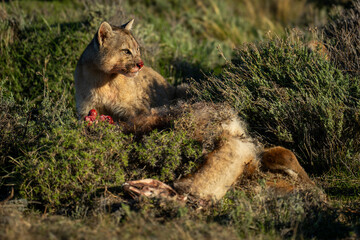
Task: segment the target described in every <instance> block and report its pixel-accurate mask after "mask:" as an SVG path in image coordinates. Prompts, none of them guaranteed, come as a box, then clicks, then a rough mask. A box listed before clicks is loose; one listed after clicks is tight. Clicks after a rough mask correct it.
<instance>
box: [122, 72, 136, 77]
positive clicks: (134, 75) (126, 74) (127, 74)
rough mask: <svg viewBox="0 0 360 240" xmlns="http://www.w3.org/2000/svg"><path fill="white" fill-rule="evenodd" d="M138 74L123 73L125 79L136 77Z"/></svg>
mask: <svg viewBox="0 0 360 240" xmlns="http://www.w3.org/2000/svg"><path fill="white" fill-rule="evenodd" d="M138 74H139V71H137V72H129V73H125V74H124V75H125V76H126V77H136V76H137V75H138Z"/></svg>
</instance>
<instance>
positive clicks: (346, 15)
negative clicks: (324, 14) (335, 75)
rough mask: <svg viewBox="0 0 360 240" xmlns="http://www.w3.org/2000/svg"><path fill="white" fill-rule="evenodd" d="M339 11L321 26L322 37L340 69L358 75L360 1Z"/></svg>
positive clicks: (359, 60) (359, 68) (332, 58)
mask: <svg viewBox="0 0 360 240" xmlns="http://www.w3.org/2000/svg"><path fill="white" fill-rule="evenodd" d="M351 5H352V7H351V8H350V9H346V10H342V11H340V12H339V13H338V14H337V15H336V16H335V17H333V19H332V20H331V21H329V23H328V24H326V25H325V26H324V27H323V29H322V30H323V31H322V33H323V35H324V36H323V39H324V41H325V42H326V47H327V48H328V50H329V52H330V57H331V60H332V61H334V62H335V65H336V66H337V67H338V68H339V69H341V70H342V71H344V72H346V73H348V74H350V75H352V76H360V49H359V45H360V2H359V1H352V4H351Z"/></svg>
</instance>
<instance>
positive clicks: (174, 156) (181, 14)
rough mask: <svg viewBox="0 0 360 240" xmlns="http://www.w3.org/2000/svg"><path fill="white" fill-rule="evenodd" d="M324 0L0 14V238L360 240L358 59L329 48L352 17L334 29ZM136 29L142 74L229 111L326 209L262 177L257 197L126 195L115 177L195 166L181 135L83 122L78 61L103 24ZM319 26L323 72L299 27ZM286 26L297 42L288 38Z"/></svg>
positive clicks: (120, 5) (74, 5)
mask: <svg viewBox="0 0 360 240" xmlns="http://www.w3.org/2000/svg"><path fill="white" fill-rule="evenodd" d="M322 3H323V1H317V4H316V5H315V4H314V3H309V2H307V1H303V0H297V1H291V2H290V1H286V0H284V1H262V0H256V1H247V0H244V1H238V0H236V1H235V0H234V1H231V0H226V1H218V0H198V1H190V0H182V1H178V0H172V1H163V0H153V1H129V2H126V1H122V2H120V1H111V0H85V1H9V2H6V3H0V38H1V40H0V66H1V67H0V79H1V82H0V99H1V102H0V149H1V154H0V193H1V194H0V201H1V202H0V211H1V214H0V229H1V231H0V238H2V239H19V238H29V239H49V238H64V239H77V238H84V239H100V238H101V239H102V238H104V236H106V237H107V238H120V237H121V238H124V239H127V238H128V239H130V238H131V239H133V238H136V239H149V238H159V239H165V238H166V239H168V238H169V236H170V238H174V239H209V238H210V239H223V238H229V239H238V238H247V239H249V238H261V239H283V238H306V239H308V238H312V239H313V238H316V239H329V238H354V239H355V238H358V237H359V234H360V213H359V210H358V209H359V203H360V199H359V192H360V190H359V187H358V186H359V182H360V178H359V174H358V173H359V167H360V164H359V152H360V151H359V150H360V149H359V129H360V128H359V109H360V108H359V103H360V102H359V97H360V90H359V87H358V86H359V75H358V74H356V72H357V71H356V66H355V65H351V62H353V61H352V59H356V57H357V52H356V51H351V49H353V48H354V47H355V45H351V44H348V45H346V44H345V45H344V46H340V47H339V45H336V44H334V42H336V41H335V40H337V39H339V38H341V36H344V34H343V33H344V32H343V31H346V29H343V28H340V27H339V25H338V23H339V22H342V21H345V20H344V19H348V20H346V21H350V22H353V23H354V24H349V26H352V27H354V29H355V28H356V26H357V25H356V24H355V23H356V22H357V20H356V19H357V18H356V14H355V15H351V14H350V17H349V16H348V15H346V12H345V13H343V14H339V15H336V16H335V17H334V18H333V19H332V20H331V21H330V22H327V21H328V19H329V18H328V13H329V12H332V10H331V9H325V8H322V7H319V6H321V4H322ZM337 7H338V6H337ZM357 8H358V5H356V6H355V7H354V8H353V9H354V10H353V11H355V12H356V11H357ZM129 18H135V21H136V25H135V26H134V34H135V36H136V37H137V38H138V39H139V42H140V43H141V46H142V52H143V57H144V59H145V63H146V64H147V65H151V66H153V67H154V68H155V69H156V70H157V71H159V72H160V73H161V74H162V75H163V76H165V77H166V78H167V79H168V81H169V82H171V83H173V84H179V83H181V82H184V81H188V82H191V83H192V89H193V91H194V96H195V97H196V98H197V99H201V100H206V101H213V102H222V103H223V102H225V103H227V104H228V105H230V106H232V107H233V108H234V109H236V111H237V112H238V113H239V115H240V116H241V117H242V118H243V119H244V120H245V121H246V122H247V123H248V124H249V128H250V132H251V134H252V135H253V136H254V137H256V138H257V139H259V140H260V141H261V142H263V143H264V144H266V145H277V144H279V145H283V146H286V147H288V148H290V149H292V150H293V151H294V152H295V154H296V155H297V157H298V158H299V160H300V161H301V164H302V165H303V166H305V168H306V170H307V172H308V173H309V174H310V175H311V176H312V178H313V179H314V180H315V181H316V184H317V185H318V186H320V187H321V188H322V189H323V190H324V191H325V192H326V194H327V196H328V199H327V201H324V197H323V195H322V194H321V193H318V192H310V193H306V194H305V193H303V192H295V193H293V194H290V195H286V196H278V195H276V194H274V193H273V192H271V191H269V190H267V188H266V187H265V185H264V181H265V180H264V177H261V176H260V177H259V179H253V180H252V181H254V184H256V185H257V186H258V188H257V189H258V191H257V192H256V193H255V192H254V191H246V187H244V185H242V184H241V183H238V184H236V185H235V186H234V187H233V188H232V189H231V190H230V191H229V192H228V193H227V195H226V196H225V197H224V198H223V199H222V200H221V201H220V202H219V203H216V204H215V205H214V206H212V207H211V208H203V209H201V208H199V206H197V204H196V203H193V204H187V205H181V204H177V203H174V202H166V201H162V200H156V199H140V200H139V201H134V200H132V199H131V198H129V196H127V195H126V194H125V193H124V192H123V190H122V188H121V185H122V183H124V181H126V180H135V179H140V178H148V177H151V178H156V179H159V180H161V181H165V182H167V183H171V182H172V181H173V180H175V179H176V178H178V177H179V176H180V175H184V174H187V173H191V172H193V171H194V169H196V167H197V166H198V165H199V164H201V162H202V160H203V158H202V152H201V151H202V147H201V145H200V143H198V142H196V141H194V140H192V139H191V138H189V136H191V134H189V133H187V132H186V129H183V128H181V126H180V127H178V128H177V127H176V126H177V125H176V124H174V126H173V127H172V128H170V129H166V130H161V131H160V130H157V131H153V132H151V133H149V134H147V135H144V136H141V137H139V136H134V135H131V134H126V133H124V132H122V129H121V127H119V126H109V125H106V124H99V125H97V126H90V127H88V126H85V125H84V124H81V123H79V122H78V121H77V119H76V113H75V101H74V85H73V76H72V74H73V71H74V68H75V65H76V62H77V60H78V58H79V56H80V54H81V52H82V51H83V49H84V48H85V47H86V45H87V44H88V42H89V41H90V40H91V38H92V37H93V34H94V32H95V31H96V30H97V28H98V26H99V24H100V23H101V21H103V20H109V21H111V22H112V23H115V24H120V23H123V22H125V21H126V20H128V19H129ZM323 24H325V27H324V29H325V30H324V34H323V36H324V42H325V45H326V46H327V48H328V51H329V54H330V61H329V60H326V59H325V58H324V56H323V55H321V54H317V53H316V52H309V51H308V49H307V47H306V42H307V41H308V40H309V39H311V38H313V37H314V33H311V32H308V31H307V28H308V27H317V26H318V27H319V29H321V28H320V26H321V25H323ZM295 26H296V27H298V28H301V29H303V31H299V30H296V31H295V30H293V31H289V30H287V28H293V27H295ZM330 26H336V27H333V28H332V27H330ZM338 29H339V30H338ZM356 29H357V28H356ZM348 30H349V29H348ZM269 31H270V33H269ZM349 31H352V30H351V28H350V30H349ZM330 33H331V34H330ZM319 35H321V34H319ZM353 37H356V36H353ZM316 38H320V39H321V36H320V37H319V36H316ZM343 42H344V43H345V41H343ZM354 42H356V41H354ZM234 47H235V48H236V49H234ZM344 49H345V50H344ZM344 52H345V54H344ZM347 52H352V53H353V55H349V54H346V53H347ZM347 56H349V58H346V57H347ZM350 67H351V68H352V69H354V71H348V70H349V68H350ZM183 121H186V119H183ZM181 124H183V125H184V126H186V123H180V125H181ZM189 131H191V130H189ZM244 181H246V180H244ZM240 182H241V181H240ZM12 189H14V192H15V193H14V197H13V198H12V199H7V196H9V195H10V193H11V190H12Z"/></svg>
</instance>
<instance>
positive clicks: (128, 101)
mask: <svg viewBox="0 0 360 240" xmlns="http://www.w3.org/2000/svg"><path fill="white" fill-rule="evenodd" d="M129 24H130V22H129V23H128V24H126V25H124V26H123V27H115V26H111V25H109V24H108V23H106V22H104V23H102V24H101V26H100V28H99V30H98V32H97V33H96V34H95V36H94V38H93V40H92V41H91V42H90V44H89V45H88V46H87V48H86V49H85V51H84V52H83V54H82V55H81V57H80V60H79V62H78V64H77V67H76V70H75V74H74V77H75V89H76V96H75V97H76V108H77V111H78V115H79V118H80V119H82V118H83V117H84V116H86V115H87V114H88V112H89V111H90V110H91V109H93V108H94V109H96V110H97V111H98V113H99V114H106V115H111V116H112V117H113V118H114V120H115V121H117V120H128V119H131V118H134V117H136V116H137V115H139V114H144V113H149V112H150V109H151V108H153V107H158V106H162V105H167V104H169V103H170V101H171V100H172V99H173V98H174V96H175V88H174V87H173V86H171V85H170V84H169V83H168V82H167V81H166V80H165V79H164V78H163V77H162V76H161V75H160V74H158V73H157V72H155V71H154V70H153V69H152V68H150V67H143V68H142V69H139V68H138V67H137V65H138V64H139V63H140V62H142V61H141V58H140V50H139V45H138V43H137V41H136V40H135V39H134V37H133V36H132V34H131V32H130V31H129V30H130V29H131V26H130V27H129V26H128V25H129ZM131 25H132V23H131Z"/></svg>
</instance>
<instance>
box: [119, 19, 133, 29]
mask: <svg viewBox="0 0 360 240" xmlns="http://www.w3.org/2000/svg"><path fill="white" fill-rule="evenodd" d="M133 23H134V19H131V20H130V21H128V22H127V23H125V24H124V25H122V26H121V27H122V28H124V29H126V30H129V31H130V30H131V28H132V25H133Z"/></svg>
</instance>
